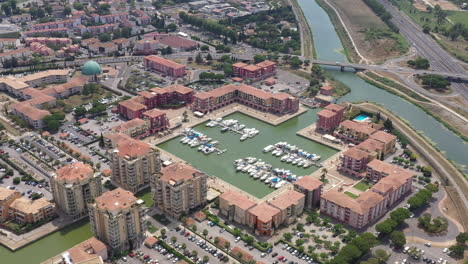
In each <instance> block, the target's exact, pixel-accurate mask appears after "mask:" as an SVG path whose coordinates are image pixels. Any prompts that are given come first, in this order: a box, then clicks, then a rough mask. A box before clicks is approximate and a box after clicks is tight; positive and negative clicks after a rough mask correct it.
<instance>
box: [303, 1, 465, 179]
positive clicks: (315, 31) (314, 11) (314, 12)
mask: <svg viewBox="0 0 468 264" xmlns="http://www.w3.org/2000/svg"><path fill="white" fill-rule="evenodd" d="M298 3H299V5H300V6H301V8H302V10H303V12H304V15H305V17H306V19H307V21H308V23H309V25H310V27H311V29H312V35H313V38H314V44H315V50H316V51H317V56H318V58H319V59H321V60H328V61H340V62H342V61H346V56H345V55H344V53H343V46H342V45H341V42H340V39H339V37H338V35H337V34H336V32H335V29H334V26H333V24H332V22H331V20H330V18H329V17H328V15H327V13H326V12H325V11H324V10H323V9H322V8H321V7H320V6H319V5H318V4H317V3H316V2H315V1H314V0H298ZM326 69H329V70H331V71H330V72H331V73H332V74H333V76H335V78H336V79H338V80H340V81H341V82H343V83H345V84H346V85H348V86H349V87H350V88H351V92H350V93H349V94H347V95H345V96H344V97H343V98H341V100H343V101H349V102H355V101H371V102H376V103H378V104H380V105H382V106H384V107H385V108H387V109H389V110H391V111H392V112H393V113H395V114H396V115H398V116H400V117H401V118H402V119H404V120H406V121H408V122H409V123H410V124H411V126H412V127H413V128H414V129H415V130H417V131H419V132H421V133H423V134H424V135H425V136H426V137H427V138H428V139H429V140H430V141H431V142H432V143H433V144H435V145H436V147H437V148H438V149H440V150H441V151H442V152H443V153H444V154H445V155H446V156H447V157H448V158H449V159H450V160H452V161H453V162H454V163H455V164H456V165H457V167H458V168H460V170H462V172H464V173H465V174H466V173H468V168H467V167H466V165H467V164H468V155H467V153H468V144H466V142H465V141H463V139H461V138H460V137H458V136H457V135H456V134H454V133H453V132H452V131H450V130H448V129H447V128H446V127H445V126H444V125H443V124H441V123H439V122H438V121H437V120H435V119H434V118H433V117H431V116H429V115H427V114H426V113H425V112H424V111H423V110H421V109H420V108H419V107H417V106H415V105H413V104H411V103H409V102H408V101H406V100H403V99H402V98H400V97H398V96H396V95H393V94H391V93H388V92H386V91H385V90H382V89H379V88H377V87H375V86H373V85H370V84H368V83H366V82H365V81H363V80H362V79H361V78H359V77H358V76H356V75H355V74H354V73H352V72H340V71H336V69H333V68H326Z"/></svg>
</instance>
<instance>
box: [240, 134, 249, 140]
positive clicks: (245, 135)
mask: <svg viewBox="0 0 468 264" xmlns="http://www.w3.org/2000/svg"><path fill="white" fill-rule="evenodd" d="M248 137H249V135H248V134H243V135H242V136H241V138H240V140H241V141H244V140H246V139H247V138H248Z"/></svg>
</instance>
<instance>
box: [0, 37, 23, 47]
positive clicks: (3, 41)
mask: <svg viewBox="0 0 468 264" xmlns="http://www.w3.org/2000/svg"><path fill="white" fill-rule="evenodd" d="M19 45H20V40H19V39H17V38H0V49H8V48H17V47H18V46H19Z"/></svg>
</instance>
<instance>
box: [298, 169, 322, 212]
mask: <svg viewBox="0 0 468 264" xmlns="http://www.w3.org/2000/svg"><path fill="white" fill-rule="evenodd" d="M294 190H296V191H297V192H300V193H302V194H304V195H305V200H304V209H305V210H309V211H311V210H313V209H314V208H316V207H317V206H319V203H320V197H321V196H322V192H323V182H321V181H320V180H319V179H316V178H313V177H309V176H304V177H302V178H301V179H299V180H297V181H295V182H294Z"/></svg>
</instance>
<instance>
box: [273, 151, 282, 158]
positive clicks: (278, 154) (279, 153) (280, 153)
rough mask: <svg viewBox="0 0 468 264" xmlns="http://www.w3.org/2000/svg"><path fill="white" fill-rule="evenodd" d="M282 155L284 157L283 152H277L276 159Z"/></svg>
mask: <svg viewBox="0 0 468 264" xmlns="http://www.w3.org/2000/svg"><path fill="white" fill-rule="evenodd" d="M281 155H283V151H282V150H280V151H278V152H276V154H275V156H276V157H279V156H281Z"/></svg>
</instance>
